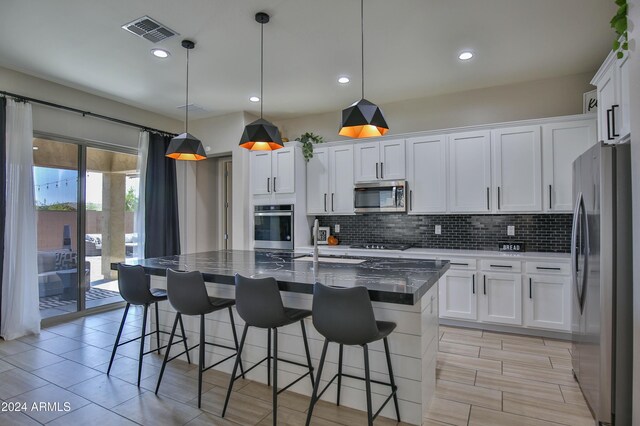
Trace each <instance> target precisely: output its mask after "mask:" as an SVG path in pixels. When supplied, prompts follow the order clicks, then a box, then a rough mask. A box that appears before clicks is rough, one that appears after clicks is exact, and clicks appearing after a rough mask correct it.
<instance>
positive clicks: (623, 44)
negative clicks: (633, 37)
mask: <svg viewBox="0 0 640 426" xmlns="http://www.w3.org/2000/svg"><path fill="white" fill-rule="evenodd" d="M615 3H616V5H618V11H617V12H616V14H615V16H614V17H613V18H611V21H610V24H611V28H613V29H614V30H615V32H616V35H617V37H616V39H615V40H614V42H613V51H614V52H617V53H616V55H617V56H618V59H622V58H623V57H624V51H625V50H629V39H628V38H627V10H628V6H627V0H615Z"/></svg>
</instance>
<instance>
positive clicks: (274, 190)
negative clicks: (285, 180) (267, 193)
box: [273, 176, 277, 192]
mask: <svg viewBox="0 0 640 426" xmlns="http://www.w3.org/2000/svg"><path fill="white" fill-rule="evenodd" d="M276 179H277V177H276V176H274V177H273V192H277V191H276Z"/></svg>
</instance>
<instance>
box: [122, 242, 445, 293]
mask: <svg viewBox="0 0 640 426" xmlns="http://www.w3.org/2000/svg"><path fill="white" fill-rule="evenodd" d="M296 256H297V257H298V258H299V257H300V255H299V254H298V255H294V254H293V252H268V251H249V250H220V251H210V252H203V253H192V254H184V255H179V256H168V257H158V258H153V259H142V260H134V261H126V262H124V263H126V264H128V265H142V266H143V267H144V268H145V270H146V272H147V273H148V274H151V275H157V276H165V275H166V270H167V269H168V268H172V269H177V270H182V271H196V270H198V271H200V272H202V274H203V276H204V279H205V281H208V282H215V283H220V284H230V285H233V284H234V274H236V273H239V274H241V275H244V276H251V277H274V278H275V279H276V280H278V284H279V286H280V290H282V291H290V292H295V293H307V294H312V293H313V284H314V283H316V282H320V283H322V284H326V285H331V286H339V287H355V286H365V287H367V289H368V290H369V295H370V297H371V300H373V301H377V302H385V303H395V304H403V305H414V304H416V303H418V302H419V300H420V298H421V297H422V296H424V294H426V293H427V291H429V289H430V288H431V287H432V286H433V285H434V284H435V283H436V282H438V280H439V279H440V277H442V275H443V274H444V273H445V272H446V271H447V270H448V269H449V262H448V261H445V260H421V259H389V258H379V257H360V258H357V257H352V256H349V257H344V258H343V259H345V260H346V259H352V260H354V261H357V260H355V259H360V260H361V261H362V262H361V263H357V264H356V263H325V262H320V264H319V267H318V270H317V271H315V270H314V269H313V262H310V261H304V260H297V259H296ZM332 260H334V261H335V260H338V261H340V260H339V259H336V258H332ZM347 261H348V260H347ZM115 268H116V264H112V269H115Z"/></svg>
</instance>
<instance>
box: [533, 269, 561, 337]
mask: <svg viewBox="0 0 640 426" xmlns="http://www.w3.org/2000/svg"><path fill="white" fill-rule="evenodd" d="M524 278H525V281H524V292H525V293H524V295H525V296H524V299H523V302H524V324H525V325H526V326H527V327H540V328H549V329H556V330H569V329H570V325H571V322H570V321H571V287H570V283H569V281H570V280H569V278H567V277H562V276H553V275H526V276H525V277H524Z"/></svg>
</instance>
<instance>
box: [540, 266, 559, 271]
mask: <svg viewBox="0 0 640 426" xmlns="http://www.w3.org/2000/svg"><path fill="white" fill-rule="evenodd" d="M536 269H540V270H541V271H561V270H562V268H551V267H549V266H536Z"/></svg>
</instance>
